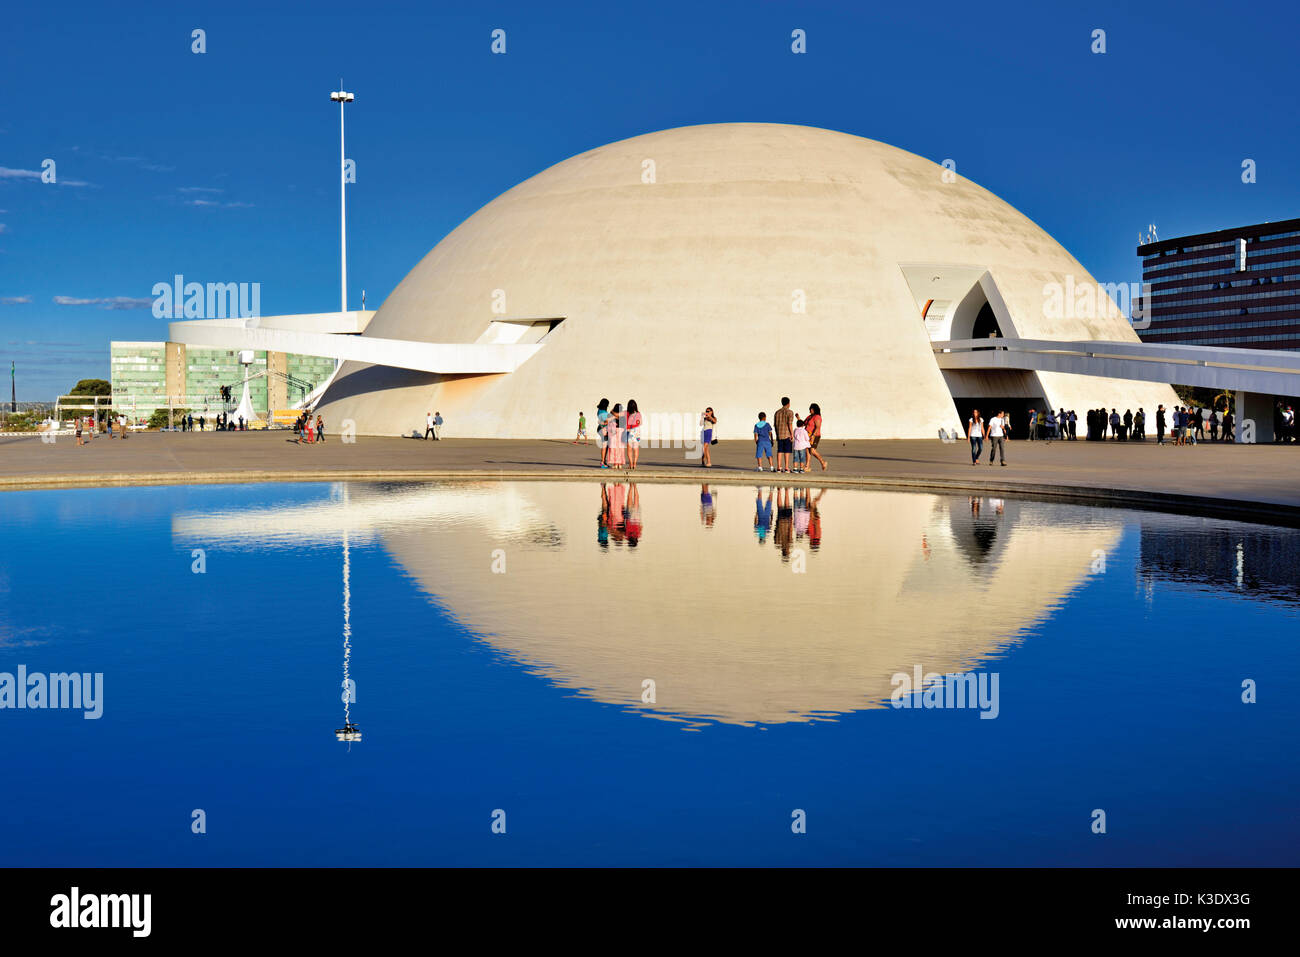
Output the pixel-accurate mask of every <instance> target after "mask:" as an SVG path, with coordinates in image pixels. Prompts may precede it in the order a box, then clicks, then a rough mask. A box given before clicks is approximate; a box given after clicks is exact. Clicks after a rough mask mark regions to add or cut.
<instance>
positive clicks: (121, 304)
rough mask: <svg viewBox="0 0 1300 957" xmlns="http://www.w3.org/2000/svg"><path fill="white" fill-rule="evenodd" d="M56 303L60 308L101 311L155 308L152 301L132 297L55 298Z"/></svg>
mask: <svg viewBox="0 0 1300 957" xmlns="http://www.w3.org/2000/svg"><path fill="white" fill-rule="evenodd" d="M54 302H55V303H56V304H57V305H60V306H99V308H101V309H149V308H150V307H152V306H153V300H152V299H133V298H132V297H130V296H99V297H96V298H94V299H78V298H77V297H76V296H55V297H54Z"/></svg>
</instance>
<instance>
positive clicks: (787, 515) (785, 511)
mask: <svg viewBox="0 0 1300 957" xmlns="http://www.w3.org/2000/svg"><path fill="white" fill-rule="evenodd" d="M774 540H775V543H776V547H777V548H778V549H780V550H781V558H782V559H783V560H784V561H789V560H790V547H791V546H792V545H793V544H794V509H793V508H792V507H791V505H790V489H789V487H788V486H787V487H786V488H779V489H777V490H776V536H775V539H774Z"/></svg>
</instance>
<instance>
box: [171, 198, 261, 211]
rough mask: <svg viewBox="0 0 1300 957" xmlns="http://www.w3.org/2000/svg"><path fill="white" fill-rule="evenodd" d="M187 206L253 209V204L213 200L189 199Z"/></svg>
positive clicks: (186, 202)
mask: <svg viewBox="0 0 1300 957" xmlns="http://www.w3.org/2000/svg"><path fill="white" fill-rule="evenodd" d="M185 205H186V206H212V207H215V208H217V209H252V208H253V204H252V203H221V202H218V201H216V200H212V199H187V200H186V201H185Z"/></svg>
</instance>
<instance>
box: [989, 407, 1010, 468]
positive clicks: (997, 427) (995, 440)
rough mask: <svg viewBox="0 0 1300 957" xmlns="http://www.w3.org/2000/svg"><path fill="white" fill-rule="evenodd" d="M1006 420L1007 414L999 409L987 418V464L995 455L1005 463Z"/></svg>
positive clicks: (991, 461) (990, 462)
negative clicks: (991, 416)
mask: <svg viewBox="0 0 1300 957" xmlns="http://www.w3.org/2000/svg"><path fill="white" fill-rule="evenodd" d="M1006 420H1007V414H1006V412H1003V411H1001V410H999V412H998V414H997V415H995V416H993V418H991V419H989V425H988V433H987V434H988V439H989V465H992V464H993V457H994V456H995V455H996V456H998V457H999V458H1000V459H1001V460H1002V464H1003V465H1004V466H1005V465H1006V464H1007V444H1006Z"/></svg>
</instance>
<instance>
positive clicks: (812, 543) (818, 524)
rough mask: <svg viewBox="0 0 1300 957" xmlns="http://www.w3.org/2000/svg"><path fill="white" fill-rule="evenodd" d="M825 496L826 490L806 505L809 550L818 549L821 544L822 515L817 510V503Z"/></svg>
mask: <svg viewBox="0 0 1300 957" xmlns="http://www.w3.org/2000/svg"><path fill="white" fill-rule="evenodd" d="M825 494H826V489H822V490H821V491H820V492H818V493H817V497H816V498H815V499H813V500H812V501H811V502H809V503H808V512H809V515H808V545H809V547H811V548H814V549H816V548H820V547H821V544H822V513H821V510H820V509H818V508H817V503H818V502H820V501H821V500H822V496H823V495H825Z"/></svg>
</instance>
